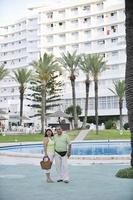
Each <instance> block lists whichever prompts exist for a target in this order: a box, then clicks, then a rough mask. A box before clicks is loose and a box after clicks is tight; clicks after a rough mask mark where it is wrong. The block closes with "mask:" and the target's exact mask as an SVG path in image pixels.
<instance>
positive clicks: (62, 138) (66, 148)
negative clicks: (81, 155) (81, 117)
mask: <svg viewBox="0 0 133 200" xmlns="http://www.w3.org/2000/svg"><path fill="white" fill-rule="evenodd" d="M56 131H57V134H55V136H54V139H55V165H56V170H57V175H58V180H57V182H61V181H64V183H69V175H68V164H67V158H69V157H70V155H71V144H70V140H69V137H68V135H67V134H64V133H63V131H62V128H61V127H60V126H59V127H57V128H56Z"/></svg>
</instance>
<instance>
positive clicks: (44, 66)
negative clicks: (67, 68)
mask: <svg viewBox="0 0 133 200" xmlns="http://www.w3.org/2000/svg"><path fill="white" fill-rule="evenodd" d="M31 65H32V66H33V67H34V68H35V70H36V76H35V79H36V80H38V81H40V82H41V96H42V102H41V124H42V130H41V132H42V134H44V122H46V89H47V84H48V81H49V80H50V79H51V76H52V74H53V73H54V72H56V71H59V70H60V69H59V65H58V63H57V60H56V59H55V57H54V56H53V55H52V54H50V55H48V54H47V53H44V55H43V56H42V57H41V56H40V58H39V60H38V61H34V62H33V63H31Z"/></svg>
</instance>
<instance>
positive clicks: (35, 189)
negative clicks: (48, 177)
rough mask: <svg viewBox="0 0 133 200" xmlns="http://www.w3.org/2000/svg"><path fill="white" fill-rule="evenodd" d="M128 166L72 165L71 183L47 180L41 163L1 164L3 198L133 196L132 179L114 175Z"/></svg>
mask: <svg viewBox="0 0 133 200" xmlns="http://www.w3.org/2000/svg"><path fill="white" fill-rule="evenodd" d="M125 167H128V166H125V165H90V166H69V171H70V177H71V181H70V183H69V184H65V183H57V182H55V183H52V184H48V183H46V182H45V176H44V173H43V171H42V170H41V169H40V167H39V166H33V165H13V166H12V165H0V200H23V199H25V200H45V199H47V200H68V199H69V200H98V199H99V200H132V199H133V180H130V179H120V178H116V177H115V174H116V172H117V171H118V169H120V168H125ZM52 176H53V178H54V180H56V172H55V169H52Z"/></svg>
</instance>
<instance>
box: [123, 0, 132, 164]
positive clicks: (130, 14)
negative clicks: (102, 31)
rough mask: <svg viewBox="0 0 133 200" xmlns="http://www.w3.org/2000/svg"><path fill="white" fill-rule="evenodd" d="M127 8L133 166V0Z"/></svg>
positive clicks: (126, 0)
mask: <svg viewBox="0 0 133 200" xmlns="http://www.w3.org/2000/svg"><path fill="white" fill-rule="evenodd" d="M125 10H126V43H127V48H126V53H127V63H126V80H125V83H126V102H127V109H128V121H129V127H130V132H131V166H132V167H133V1H130V0H125Z"/></svg>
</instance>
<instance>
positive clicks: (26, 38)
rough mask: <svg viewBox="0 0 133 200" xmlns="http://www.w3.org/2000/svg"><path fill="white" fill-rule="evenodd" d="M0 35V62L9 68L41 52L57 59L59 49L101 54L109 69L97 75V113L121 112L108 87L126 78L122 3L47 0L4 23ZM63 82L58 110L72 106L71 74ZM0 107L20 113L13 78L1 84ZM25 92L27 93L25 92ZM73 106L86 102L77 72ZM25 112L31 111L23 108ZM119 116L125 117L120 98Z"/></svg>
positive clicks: (25, 63)
mask: <svg viewBox="0 0 133 200" xmlns="http://www.w3.org/2000/svg"><path fill="white" fill-rule="evenodd" d="M0 29H1V36H0V37H1V38H0V55H1V56H0V63H1V64H2V63H4V64H5V67H7V68H8V69H9V70H10V72H11V73H12V70H14V69H16V68H18V67H29V65H30V63H31V61H33V60H36V59H37V58H38V57H39V55H40V54H43V53H44V52H48V53H53V54H54V55H55V56H56V57H59V56H60V55H61V53H62V52H64V53H65V52H67V51H69V52H73V51H75V50H76V51H77V53H78V54H81V53H88V54H91V53H100V54H103V55H104V57H105V60H106V61H107V67H108V69H107V70H106V71H105V72H103V73H102V74H101V75H100V77H99V115H100V116H106V115H107V116H108V115H119V103H118V98H117V97H116V96H114V94H113V93H112V92H111V91H110V90H109V88H111V89H113V82H115V81H118V80H122V79H124V77H125V65H126V52H125V48H126V43H125V8H124V3H123V4H115V5H111V6H109V5H108V3H107V2H106V1H103V0H75V1H72V2H70V3H69V2H68V3H56V4H45V5H41V6H38V7H37V6H36V7H31V8H29V15H28V17H26V18H24V19H21V20H19V21H18V22H16V23H14V24H11V25H8V26H3V27H1V28H0ZM63 80H64V82H65V85H64V89H63V95H62V104H61V108H62V109H63V110H64V109H66V108H67V107H68V106H70V105H71V104H72V95H71V84H70V81H69V74H66V73H65V75H64V77H63ZM0 90H1V92H0V106H1V107H4V105H6V108H7V105H8V109H9V110H10V112H11V113H14V112H16V113H18V112H19V92H18V86H17V84H16V83H15V81H14V80H13V79H12V78H11V77H6V78H5V79H4V80H2V81H1V85H0ZM27 92H28V91H27ZM76 98H77V104H78V105H80V106H81V107H82V109H83V112H82V115H84V104H85V76H84V74H83V73H82V72H81V71H78V72H77V76H76ZM26 104H27V103H26V101H25V107H24V112H25V114H26V115H28V116H29V113H34V110H33V109H31V108H27V106H26ZM88 115H89V116H94V83H93V81H92V82H91V84H90V93H89V110H88ZM123 115H125V116H126V115H127V110H126V104H125V101H124V108H123Z"/></svg>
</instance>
